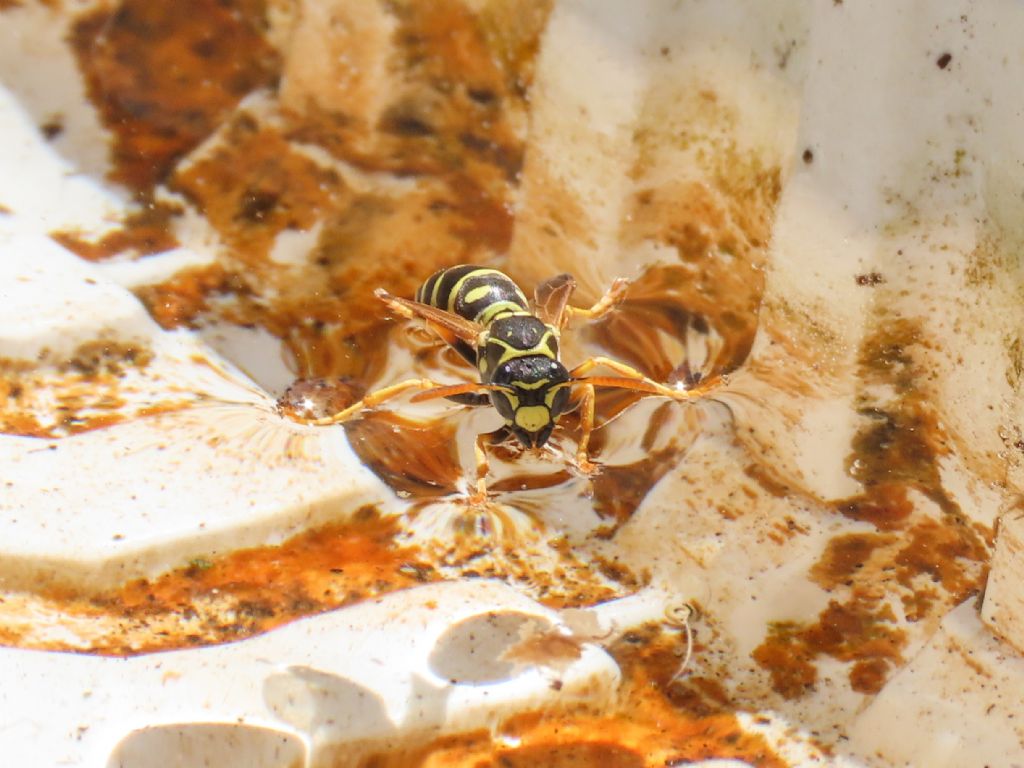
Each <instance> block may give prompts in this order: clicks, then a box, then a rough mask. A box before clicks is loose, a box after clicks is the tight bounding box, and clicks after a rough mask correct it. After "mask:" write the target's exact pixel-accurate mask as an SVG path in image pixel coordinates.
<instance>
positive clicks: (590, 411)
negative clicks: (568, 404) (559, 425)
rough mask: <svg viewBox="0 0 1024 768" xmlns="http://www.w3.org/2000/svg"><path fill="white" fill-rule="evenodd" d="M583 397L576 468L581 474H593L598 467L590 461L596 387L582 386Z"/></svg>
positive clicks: (581, 399)
mask: <svg viewBox="0 0 1024 768" xmlns="http://www.w3.org/2000/svg"><path fill="white" fill-rule="evenodd" d="M582 388H583V396H582V397H581V398H580V402H579V409H580V441H579V443H577V445H576V466H578V467H579V468H580V471H581V472H585V473H586V474H588V475H589V474H591V473H592V472H595V471H597V465H596V464H594V463H593V462H592V461H591V460H590V454H589V451H588V449H589V448H590V433H591V432H593V431H594V385H593V384H590V383H589V382H588V383H584V384H582Z"/></svg>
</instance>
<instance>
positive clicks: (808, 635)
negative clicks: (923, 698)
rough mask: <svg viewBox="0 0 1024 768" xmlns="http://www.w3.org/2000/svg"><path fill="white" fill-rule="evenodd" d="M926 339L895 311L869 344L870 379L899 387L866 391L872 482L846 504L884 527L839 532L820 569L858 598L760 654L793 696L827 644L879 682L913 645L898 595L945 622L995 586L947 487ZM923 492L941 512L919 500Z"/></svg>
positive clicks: (857, 451) (863, 437)
mask: <svg viewBox="0 0 1024 768" xmlns="http://www.w3.org/2000/svg"><path fill="white" fill-rule="evenodd" d="M924 344H925V342H924V337H923V335H922V332H921V329H920V328H919V326H918V325H917V323H915V322H914V321H912V320H909V319H906V318H889V317H883V318H881V321H880V323H879V325H878V327H877V328H876V330H875V331H874V332H873V333H872V334H871V335H870V336H869V337H868V338H867V340H866V341H865V343H864V346H863V348H862V350H861V356H860V361H859V362H860V371H861V375H862V377H863V379H864V381H865V382H866V383H867V384H869V385H876V386H877V387H878V390H879V391H882V392H889V393H893V394H892V395H889V396H888V397H887V399H886V400H885V401H883V402H874V401H869V400H868V399H867V398H866V397H865V398H864V399H863V402H862V404H861V414H862V415H863V416H864V417H865V418H866V423H865V426H864V427H863V429H861V431H860V432H859V433H858V434H857V436H856V438H855V440H854V444H853V452H852V453H851V455H850V457H849V459H848V466H849V471H850V474H851V475H852V476H853V477H855V478H856V479H857V480H859V481H860V482H861V483H863V485H864V492H863V493H861V494H859V495H858V496H855V497H853V498H849V499H844V500H841V501H839V502H836V503H835V505H834V507H835V509H836V511H837V512H839V513H840V514H842V515H844V516H845V517H849V518H851V519H853V520H857V521H860V522H867V523H871V524H873V525H874V527H875V528H876V530H877V531H878V533H849V534H843V535H840V536H837V537H836V538H834V539H832V540H831V541H830V542H829V544H828V546H827V548H826V549H825V551H824V552H823V553H822V556H821V558H820V559H819V561H818V562H817V563H816V564H815V566H814V567H813V568H812V569H811V573H810V576H811V578H812V579H814V580H815V581H816V582H817V583H818V584H820V585H821V586H822V587H824V588H825V589H827V590H829V591H847V597H846V598H845V599H844V600H842V601H838V600H833V601H832V602H831V603H830V604H829V608H828V609H826V610H825V611H824V612H823V613H822V614H821V616H819V618H818V621H817V622H816V623H814V624H811V625H798V624H785V625H778V626H777V627H776V628H775V629H774V630H773V631H772V632H770V633H769V636H768V637H767V638H766V640H765V642H764V643H762V645H761V646H759V647H758V649H757V650H756V651H755V652H754V658H755V660H757V661H758V663H759V664H760V665H761V666H762V667H764V668H765V669H767V670H768V671H769V672H770V673H771V675H772V680H773V687H774V688H775V690H776V691H778V692H779V693H781V694H782V695H783V696H786V697H787V698H795V697H797V696H800V695H801V694H802V692H803V690H805V689H806V688H807V687H808V686H812V685H813V684H814V682H815V679H816V670H815V669H814V666H813V661H814V659H815V658H816V657H817V656H819V655H822V654H824V655H828V656H832V657H834V658H837V659H839V660H842V661H847V662H851V663H852V667H851V669H850V684H851V686H852V687H853V689H854V690H856V691H860V692H862V693H875V692H877V691H878V690H879V689H880V687H881V685H882V684H883V683H884V681H885V679H886V677H887V676H888V674H889V673H890V672H891V671H892V669H893V667H894V665H895V664H897V663H899V661H900V652H901V650H902V648H903V646H904V644H905V643H906V635H905V632H904V630H903V629H902V628H901V627H900V623H901V621H902V620H900V621H898V620H897V619H896V616H895V615H894V614H893V612H892V610H891V608H890V605H891V604H892V603H893V602H894V601H896V600H899V601H900V602H901V603H902V606H903V611H904V616H905V621H906V622H921V621H930V622H933V623H935V622H937V621H938V620H939V618H940V617H941V616H942V615H943V614H944V613H945V611H946V610H948V609H949V608H950V607H952V606H953V605H956V604H958V603H960V602H962V601H963V600H965V599H966V598H967V597H969V596H970V595H971V594H973V593H975V592H977V591H980V589H981V588H982V585H983V584H984V580H985V578H986V575H987V561H988V557H989V547H990V545H989V544H988V543H987V542H986V539H985V537H984V536H983V535H980V534H979V531H978V530H977V527H976V526H975V525H973V524H971V523H970V521H969V520H967V519H966V517H965V515H964V514H963V513H962V511H961V510H960V508H959V507H958V506H957V504H956V502H955V501H954V500H953V498H952V497H951V496H950V495H949V494H948V493H947V492H946V490H945V489H944V488H943V486H942V480H941V476H940V471H939V461H940V460H941V458H942V457H943V456H945V455H947V454H948V453H949V451H950V448H949V446H948V441H947V438H946V435H945V434H944V432H943V430H942V428H941V427H940V425H939V420H938V417H937V415H936V413H935V411H934V409H933V408H932V406H931V405H930V402H929V400H928V398H927V396H926V395H925V393H924V392H922V391H921V389H920V388H919V386H918V382H923V381H927V371H923V370H921V369H920V366H919V364H918V363H917V362H916V360H915V354H914V351H915V348H918V347H920V346H923V345H924ZM915 493H916V494H920V495H921V496H923V497H925V498H926V499H928V500H930V501H931V502H933V503H934V504H935V505H937V507H938V514H936V513H935V512H933V511H932V510H933V507H932V506H931V505H930V504H921V503H917V504H915V501H914V499H915Z"/></svg>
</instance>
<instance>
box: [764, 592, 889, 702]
mask: <svg viewBox="0 0 1024 768" xmlns="http://www.w3.org/2000/svg"><path fill="white" fill-rule="evenodd" d="M895 622H896V615H895V614H894V613H893V612H892V609H891V608H889V607H888V606H886V605H883V604H881V603H880V601H879V600H878V599H877V597H876V596H874V595H871V594H866V593H863V592H859V591H857V590H854V593H853V595H852V596H851V598H850V599H849V600H847V601H846V602H843V603H840V602H838V601H836V600H832V601H830V602H829V604H828V607H827V608H826V609H825V610H824V611H822V612H821V615H820V616H819V617H818V620H817V621H816V622H814V623H812V624H808V625H801V624H796V623H792V622H781V623H776V624H773V625H772V626H771V628H770V631H769V634H768V637H767V638H766V639H765V641H764V642H763V643H761V645H759V646H758V647H757V648H756V649H754V652H753V654H752V655H753V657H754V660H755V661H757V663H758V664H760V665H761V666H762V667H764V668H765V669H767V670H768V671H769V672H770V674H771V678H772V688H773V689H774V690H775V691H776V692H777V693H779V694H781V695H782V696H783V697H784V698H787V699H796V698H799V697H801V696H803V695H804V694H806V693H808V692H809V691H810V690H812V689H813V688H814V685H815V683H816V682H817V679H818V670H817V667H816V666H815V665H814V663H813V662H814V660H815V659H816V658H817V657H818V656H821V655H826V656H831V657H832V658H835V659H838V660H839V661H846V662H852V664H853V667H852V669H851V672H850V684H851V687H852V688H853V690H855V691H858V692H860V693H877V692H878V691H879V690H881V687H882V684H883V683H884V682H885V679H886V677H887V675H888V674H889V673H890V672H891V671H892V669H893V668H894V667H895V666H896V665H897V664H899V663H900V662H902V657H901V655H900V651H901V650H902V648H903V646H904V644H905V643H906V633H905V632H904V631H903V630H902V629H899V628H898V627H896V626H894V624H895Z"/></svg>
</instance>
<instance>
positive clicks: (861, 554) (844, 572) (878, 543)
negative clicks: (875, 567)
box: [811, 533, 897, 591]
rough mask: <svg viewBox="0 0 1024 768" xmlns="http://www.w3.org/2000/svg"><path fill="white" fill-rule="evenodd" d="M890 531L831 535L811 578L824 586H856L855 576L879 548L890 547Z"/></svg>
mask: <svg viewBox="0 0 1024 768" xmlns="http://www.w3.org/2000/svg"><path fill="white" fill-rule="evenodd" d="M896 540H897V539H896V537H895V536H893V535H891V534H878V533H848V534H845V535H843V536H836V537H834V538H832V539H831V540H830V541H829V543H828V546H827V547H826V548H825V552H824V553H822V556H821V559H819V560H818V562H817V563H815V565H814V567H813V568H812V569H811V578H813V579H814V580H815V581H816V582H817V583H818V584H820V585H821V586H822V587H824V588H825V589H827V590H829V591H831V590H832V589H833V588H835V587H837V586H840V585H845V586H853V577H854V576H855V575H856V574H857V572H858V571H860V570H861V569H863V568H864V567H865V566H866V565H867V564H868V561H869V560H870V559H871V558H872V556H873V555H874V553H875V552H876V550H879V549H884V548H886V547H888V546H891V545H892V544H893V542H894V541H896Z"/></svg>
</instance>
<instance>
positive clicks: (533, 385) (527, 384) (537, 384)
mask: <svg viewBox="0 0 1024 768" xmlns="http://www.w3.org/2000/svg"><path fill="white" fill-rule="evenodd" d="M549 381H551V379H539V380H538V381H517V382H516V383H515V384H516V389H540V388H541V387H543V386H545V385H546V384H547V383H548V382H549Z"/></svg>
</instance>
